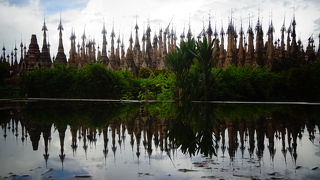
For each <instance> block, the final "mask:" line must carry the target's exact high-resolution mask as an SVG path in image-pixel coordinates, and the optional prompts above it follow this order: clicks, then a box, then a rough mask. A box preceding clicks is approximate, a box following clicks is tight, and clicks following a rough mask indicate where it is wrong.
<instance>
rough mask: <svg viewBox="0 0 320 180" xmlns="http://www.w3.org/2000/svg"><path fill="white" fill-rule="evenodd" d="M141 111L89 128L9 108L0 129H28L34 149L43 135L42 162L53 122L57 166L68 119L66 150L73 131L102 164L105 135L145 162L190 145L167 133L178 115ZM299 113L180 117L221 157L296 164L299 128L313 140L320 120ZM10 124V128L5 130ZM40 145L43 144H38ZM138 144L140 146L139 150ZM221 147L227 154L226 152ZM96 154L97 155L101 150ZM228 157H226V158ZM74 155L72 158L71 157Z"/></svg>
mask: <svg viewBox="0 0 320 180" xmlns="http://www.w3.org/2000/svg"><path fill="white" fill-rule="evenodd" d="M144 110H145V109H144V108H143V110H141V111H140V112H138V113H137V114H135V116H128V117H132V118H131V119H125V120H123V119H121V118H116V119H112V120H110V121H102V120H101V122H103V123H105V124H103V126H92V124H91V125H89V126H87V125H86V124H82V125H81V126H80V125H79V124H77V123H74V122H72V123H71V122H64V124H60V123H61V122H51V121H47V122H46V123H42V122H37V121H36V120H34V119H32V116H25V115H24V112H23V111H22V112H20V111H12V114H11V115H10V116H8V117H5V118H2V117H1V119H0V120H1V127H2V129H3V133H4V134H6V133H8V136H12V137H15V135H16V134H18V137H21V138H22V137H25V136H26V134H27V133H28V134H29V136H30V141H31V142H32V148H33V150H37V149H38V148H39V141H40V136H41V133H42V135H43V142H44V143H43V147H44V153H43V158H44V160H45V162H46V164H47V161H48V159H49V143H50V142H49V141H50V138H51V127H52V124H53V123H55V127H56V128H57V133H58V134H59V143H60V151H59V158H60V161H61V163H62V167H63V164H64V161H65V160H66V159H65V156H66V155H65V152H67V151H65V150H66V149H65V148H64V145H65V143H66V142H65V140H67V139H69V138H68V137H66V134H65V133H66V131H67V128H68V127H67V124H68V123H70V124H69V125H70V134H71V137H70V140H71V142H67V143H66V144H69V143H70V144H71V146H69V145H68V146H67V147H66V148H71V149H70V150H72V151H73V152H74V153H75V152H76V149H77V147H78V140H77V135H78V133H79V135H80V134H81V138H83V149H81V151H82V152H83V151H84V152H85V154H86V156H87V151H88V149H89V150H91V149H92V148H98V147H101V149H100V150H99V151H100V153H101V152H103V156H104V158H105V162H107V161H106V158H107V154H108V150H109V149H108V148H109V147H108V142H109V138H110V137H111V149H112V151H113V155H114V157H116V155H117V156H121V155H122V153H123V152H122V151H123V150H126V149H125V148H123V147H124V144H125V143H130V145H131V146H132V151H133V156H135V157H134V158H136V157H137V159H138V160H139V161H141V159H142V158H145V159H144V160H147V158H148V159H149V160H150V161H152V159H151V158H150V157H151V156H152V155H153V154H155V153H157V152H158V150H157V147H159V150H160V151H161V152H165V154H167V155H168V156H169V158H171V157H174V156H175V153H176V151H177V150H179V148H181V147H182V146H183V147H184V148H186V149H188V148H191V147H190V144H191V143H190V142H191V140H190V139H186V140H185V141H181V140H184V139H181V138H189V137H187V136H186V135H185V134H184V133H185V132H184V131H180V133H182V134H176V135H174V136H170V135H172V133H171V132H172V131H174V132H179V130H180V129H175V128H180V126H178V127H175V126H173V123H175V121H179V119H172V118H163V119H159V118H156V117H154V116H152V115H149V114H148V113H147V112H145V111H144ZM40 113H41V112H40ZM62 116H68V115H62ZM302 117H304V118H298V117H295V116H287V114H285V113H284V114H279V113H268V114H267V115H259V117H256V116H253V117H252V118H248V117H246V118H244V119H243V118H233V117H227V116H226V117H219V118H218V119H217V120H216V121H215V122H217V123H213V124H206V126H204V127H201V126H199V124H197V123H200V122H198V121H194V122H192V123H190V122H188V121H186V120H184V121H185V122H184V125H185V126H187V127H188V128H190V129H191V130H192V131H194V133H195V134H197V133H202V132H204V131H202V130H207V132H209V134H210V136H212V135H214V137H215V141H214V143H213V144H210V146H211V145H212V147H214V148H215V151H216V152H218V153H217V154H218V155H219V157H221V156H220V155H223V156H225V157H224V160H225V159H227V158H229V159H230V161H231V162H232V161H233V160H236V159H237V158H238V157H236V156H237V155H238V154H239V153H238V152H241V154H242V156H244V154H245V156H246V155H247V154H248V155H249V156H250V158H256V159H259V160H262V159H263V156H264V155H265V154H266V153H269V154H270V158H271V161H275V160H274V157H276V153H279V152H281V153H282V154H283V156H284V158H283V159H282V160H283V161H285V162H286V161H287V158H288V157H287V154H289V158H292V162H294V163H296V162H297V160H298V152H299V151H298V150H299V149H298V148H299V147H298V145H297V143H298V141H299V138H302V136H304V134H303V131H304V129H307V131H308V132H309V138H310V141H311V142H312V140H313V138H314V136H316V134H315V130H316V127H317V126H319V122H317V121H314V119H311V118H309V117H308V116H307V115H306V116H302ZM18 119H19V120H18ZM66 119H68V118H66ZM103 120H105V119H103ZM180 121H181V120H180ZM50 122H51V123H50ZM19 123H20V124H21V128H19ZM9 127H10V131H7V130H8V129H9ZM80 127H81V128H80ZM201 128H204V129H201ZM12 130H13V131H12ZM109 130H110V131H109ZM19 131H21V132H19ZM11 132H12V133H11ZM97 132H99V134H100V133H102V134H103V137H102V136H101V137H102V138H100V137H99V138H97V137H96V134H97ZM127 133H128V134H127ZM125 135H128V136H130V142H125V138H124V136H125ZM117 136H118V137H117ZM53 137H55V136H53ZM179 138H180V139H179ZM102 140H103V142H102V143H103V146H98V144H101V145H102V143H100V142H99V141H102ZM119 140H121V141H119ZM202 140H203V139H196V141H197V142H195V143H194V144H196V148H198V149H196V150H197V151H196V152H206V151H204V150H203V149H201V148H205V147H207V146H206V145H208V144H209V143H208V142H207V141H202ZM79 141H80V140H79ZM88 141H89V142H88ZM95 141H97V146H91V145H90V146H88V143H94V142H95ZM117 141H118V143H117ZM181 142H182V143H181ZM20 143H21V142H20ZM120 143H121V145H120ZM141 143H142V144H141ZM179 143H180V144H179ZM201 143H202V144H201ZM117 144H119V146H118V147H119V148H120V150H119V149H118V150H119V151H118V153H116V150H117ZM200 144H201V145H200ZM277 144H279V146H277ZM41 145H42V143H41V144H40V146H41ZM141 145H143V147H142V150H141ZM154 147H156V148H154ZM143 148H145V149H144V151H145V153H146V154H145V156H141V152H143ZM277 148H279V149H277ZM266 149H267V150H266ZM226 150H227V152H225V151H226ZM265 150H266V151H265ZM78 151H79V150H78ZM288 152H289V153H288ZM40 153H41V152H40ZM100 155H101V156H102V153H101V154H100ZM208 155H210V154H208ZM211 155H212V154H211ZM228 155H229V157H227V156H228ZM41 156H42V153H41ZM219 157H218V158H219ZM74 158H77V157H76V156H74ZM114 160H115V161H116V158H114Z"/></svg>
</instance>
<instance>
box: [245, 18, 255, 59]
mask: <svg viewBox="0 0 320 180" xmlns="http://www.w3.org/2000/svg"><path fill="white" fill-rule="evenodd" d="M247 33H248V34H249V37H248V52H247V53H246V61H245V65H255V63H254V47H253V39H254V34H253V30H252V27H251V21H250V15H249V27H248V31H247Z"/></svg>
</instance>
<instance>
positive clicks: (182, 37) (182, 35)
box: [180, 27, 186, 43]
mask: <svg viewBox="0 0 320 180" xmlns="http://www.w3.org/2000/svg"><path fill="white" fill-rule="evenodd" d="M184 31H185V28H184V27H183V31H182V33H181V35H180V43H181V42H184V38H185V37H186V36H185V35H184Z"/></svg>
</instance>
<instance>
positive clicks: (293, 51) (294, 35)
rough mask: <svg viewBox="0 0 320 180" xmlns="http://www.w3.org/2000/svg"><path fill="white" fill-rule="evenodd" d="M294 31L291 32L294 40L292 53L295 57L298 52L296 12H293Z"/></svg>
mask: <svg viewBox="0 0 320 180" xmlns="http://www.w3.org/2000/svg"><path fill="white" fill-rule="evenodd" d="M291 25H292V32H291V37H292V42H291V55H292V56H293V57H296V55H297V53H298V46H297V41H296V36H297V35H296V25H297V23H296V18H295V14H293V19H292V24H291Z"/></svg>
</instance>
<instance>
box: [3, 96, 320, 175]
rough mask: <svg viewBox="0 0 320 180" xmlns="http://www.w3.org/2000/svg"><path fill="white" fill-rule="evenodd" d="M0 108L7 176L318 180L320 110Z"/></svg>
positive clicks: (266, 107) (130, 105)
mask: <svg viewBox="0 0 320 180" xmlns="http://www.w3.org/2000/svg"><path fill="white" fill-rule="evenodd" d="M0 107H1V110H0V125H1V129H0V134H1V137H0V162H1V164H0V166H1V167H0V179H79V178H81V179H201V178H210V179H250V178H257V179H272V178H284V179H319V178H320V169H319V168H320V136H319V124H320V116H319V115H320V107H318V106H304V105H257V104H254V105H241V104H219V105H217V104H202V103H194V104H189V105H184V106H176V104H174V103H149V104H146V103H141V104H140V103H106V102H100V103H93V102H81V103H79V102H71V103H67V102H50V103H45V102H33V103H4V102H2V104H1V106H0ZM318 167H319V168H318Z"/></svg>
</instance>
